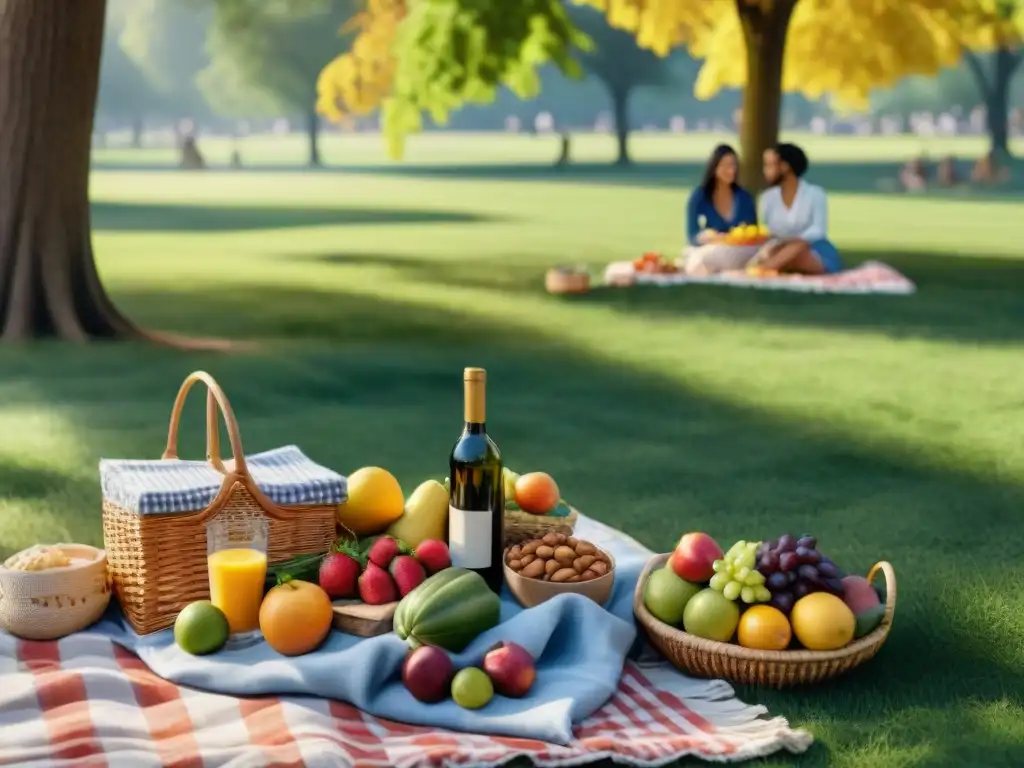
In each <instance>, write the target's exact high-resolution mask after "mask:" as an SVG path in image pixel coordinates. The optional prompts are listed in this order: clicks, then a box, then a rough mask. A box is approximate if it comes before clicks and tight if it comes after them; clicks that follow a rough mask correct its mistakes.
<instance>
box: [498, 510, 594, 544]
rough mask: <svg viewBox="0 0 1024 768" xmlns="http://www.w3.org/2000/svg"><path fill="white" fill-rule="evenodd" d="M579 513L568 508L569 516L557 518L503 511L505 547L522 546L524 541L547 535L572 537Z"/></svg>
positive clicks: (518, 511)
mask: <svg viewBox="0 0 1024 768" xmlns="http://www.w3.org/2000/svg"><path fill="white" fill-rule="evenodd" d="M577 517H579V513H578V512H577V511H576V510H575V509H574V508H573V507H570V508H569V514H568V515H563V516H561V517H557V516H555V515H531V514H530V513H529V512H523V511H522V510H518V509H506V510H505V547H506V548H507V547H511V546H512V545H513V544H522V543H523V542H524V541H530V540H532V539H540V538H543V537H544V535H545V534H548V533H564V534H565V535H566V536H572V532H573V528H575V527H576V518H577Z"/></svg>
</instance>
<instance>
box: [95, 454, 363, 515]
mask: <svg viewBox="0 0 1024 768" xmlns="http://www.w3.org/2000/svg"><path fill="white" fill-rule="evenodd" d="M245 461H246V464H247V465H248V466H249V474H250V475H252V479H253V480H255V481H256V485H258V486H259V487H260V490H261V491H263V493H265V494H266V495H267V496H268V497H269V498H270V500H271V501H273V502H274V503H276V504H280V505H292V504H295V505H302V506H312V505H317V504H340V503H341V502H343V501H345V499H346V498H347V497H348V482H347V481H346V479H345V478H344V477H342V476H341V475H339V474H338V473H337V472H335V471H333V470H330V469H327V467H322V466H320V465H319V464H317V463H316V462H314V461H313V460H312V459H310V458H309V457H308V456H306V454H304V453H303V452H302V451H300V450H299V449H298V447H297V446H294V445H289V446H286V447H284V448H277V449H275V450H273V451H266V452H264V453H257V454H254V455H252V456H246V458H245ZM223 483H224V476H223V475H222V474H221V473H220V472H218V471H217V470H216V469H214V468H213V467H212V466H210V464H209V463H208V462H206V461H182V460H180V459H149V460H146V459H143V460H137V459H101V460H100V485H101V486H102V488H103V498H105V499H107V500H108V501H111V502H113V503H114V504H116V505H117V506H119V507H121V508H123V509H127V510H129V511H131V512H138V513H139V514H143V515H162V514H168V513H173V512H194V511H196V510H200V509H205V508H206V507H208V506H209V505H210V502H211V501H213V499H214V497H216V495H217V493H218V492H219V491H220V489H221V486H222V485H223Z"/></svg>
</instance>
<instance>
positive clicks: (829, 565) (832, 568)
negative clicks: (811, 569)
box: [818, 560, 839, 579]
mask: <svg viewBox="0 0 1024 768" xmlns="http://www.w3.org/2000/svg"><path fill="white" fill-rule="evenodd" d="M818 573H820V574H821V575H822V576H824V577H825V578H826V579H834V578H836V577H837V576H838V575H839V569H838V568H836V564H835V563H833V562H832V561H831V560H822V561H821V562H820V563H818Z"/></svg>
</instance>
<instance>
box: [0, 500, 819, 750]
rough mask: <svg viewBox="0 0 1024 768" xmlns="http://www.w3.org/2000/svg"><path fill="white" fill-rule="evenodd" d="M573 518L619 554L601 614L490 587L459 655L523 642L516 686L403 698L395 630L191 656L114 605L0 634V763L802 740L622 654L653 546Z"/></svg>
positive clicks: (716, 693)
mask: <svg viewBox="0 0 1024 768" xmlns="http://www.w3.org/2000/svg"><path fill="white" fill-rule="evenodd" d="M577 533H578V534H579V535H580V536H581V537H583V538H586V539H588V540H590V541H593V542H594V543H595V544H598V545H599V546H602V547H604V548H607V549H608V550H609V551H611V552H612V554H613V555H615V557H616V568H617V577H616V588H615V592H614V594H613V596H612V599H611V601H610V602H609V604H608V606H607V607H608V608H609V609H610V611H609V612H605V611H604V610H603V609H601V608H600V607H598V606H596V605H595V604H593V603H592V602H590V601H588V600H586V599H584V598H580V597H578V596H570V595H565V596H562V597H560V598H558V599H557V600H553V601H550V602H549V603H545V604H544V605H543V606H538V607H537V608H533V609H531V610H530V611H529V612H525V611H522V610H521V609H519V608H518V606H515V605H510V604H509V601H505V604H504V605H503V619H506V618H507V619H508V620H507V621H505V622H503V624H502V625H501V626H500V627H497V628H495V629H494V630H491V631H490V632H488V633H485V634H484V635H483V636H481V637H480V638H478V639H477V640H476V641H475V642H474V643H473V644H472V645H471V646H470V647H469V648H468V649H467V650H466V652H464V653H463V654H461V655H460V656H458V657H457V660H458V661H459V662H460V663H463V664H464V663H473V662H474V661H478V660H479V658H480V656H481V655H482V653H483V652H484V651H486V649H487V648H488V647H489V646H490V645H491V644H492V643H493V642H495V641H496V640H498V639H509V640H515V641H518V642H521V643H522V644H523V645H525V646H526V647H527V648H528V649H529V650H530V651H531V652H532V653H533V654H534V655H535V656H536V657H537V658H538V682H537V683H536V684H535V686H534V689H533V690H531V692H530V694H529V695H528V696H527V697H525V698H523V699H519V700H514V699H505V698H501V697H499V698H496V699H495V700H494V701H492V702H491V704H489V705H488V706H487V707H485V708H484V709H482V710H478V711H468V710H462V709H460V708H458V707H456V706H455V705H454V703H452V702H445V703H441V704H434V705H427V704H421V703H419V702H416V701H415V700H414V699H413V698H412V697H411V695H410V694H409V693H408V692H407V691H406V690H405V688H404V687H403V686H402V685H401V682H400V681H399V679H398V669H399V666H400V663H401V658H402V656H403V655H404V653H405V648H404V645H403V644H402V643H401V641H399V640H398V638H397V637H395V636H394V635H384V636H381V637H378V638H371V639H367V640H360V639H356V638H352V637H349V636H345V635H342V634H341V633H333V635H332V637H331V639H330V640H329V642H328V644H327V646H325V647H324V648H322V649H321V650H319V651H318V652H317V653H315V654H310V655H308V656H305V657H299V658H297V659H285V658H284V657H281V656H278V655H277V654H276V653H274V652H273V651H272V650H270V649H269V648H268V647H267V646H265V645H263V646H257V647H254V648H247V649H243V650H239V651H232V652H221V653H219V654H217V655H215V656H211V657H206V658H196V657H191V656H187V655H186V654H183V653H182V652H181V651H179V650H178V649H177V648H176V646H174V644H173V638H172V637H171V632H170V631H165V632H162V633H157V634H155V635H150V636H147V637H145V638H140V637H138V636H137V635H135V633H134V632H132V631H131V630H130V629H129V628H128V627H127V626H126V624H125V623H124V621H123V619H121V618H120V617H119V616H118V615H117V614H116V612H115V613H112V614H111V615H110V616H108V617H107V618H106V619H104V621H102V622H101V623H100V624H98V625H96V627H94V628H93V629H91V630H89V631H87V632H83V633H79V634H77V635H73V636H71V637H69V638H65V639H64V640H61V641H59V642H50V643H33V642H27V641H17V640H15V639H14V638H12V637H10V636H7V635H3V634H0V675H2V677H3V681H4V685H3V686H0V765H12V764H17V765H23V766H28V765H38V766H61V765H68V766H70V765H75V766H78V765H91V764H96V765H104V764H106V765H111V766H116V765H131V766H133V767H134V766H137V765H138V766H144V765H150V764H152V765H204V766H221V765H224V766H236V765H237V766H249V765H282V766H293V765H294V766H298V765H310V766H317V765H359V766H364V765H365V766H372V765H401V766H410V767H412V766H426V765H460V766H474V767H475V766H491V765H498V764H500V763H503V762H505V761H507V760H508V759H510V758H511V757H513V756H516V755H524V756H528V757H530V758H531V759H533V760H534V761H535V762H537V763H538V764H540V765H569V764H573V765H577V764H580V763H581V762H588V761H590V760H591V759H593V760H597V759H602V758H605V757H610V756H617V757H618V758H619V759H621V760H624V761H626V762H627V763H629V764H633V765H660V764H662V763H664V762H665V761H666V760H667V759H669V758H673V757H676V756H681V755H687V754H694V755H698V756H703V757H707V758H709V759H716V760H737V759H745V758H747V757H755V756H759V755H765V754H770V753H772V752H774V751H777V750H780V749H788V750H790V751H794V752H800V751H803V750H805V749H806V748H807V746H808V745H809V744H810V741H811V739H810V736H809V735H807V734H805V733H802V732H799V731H794V730H792V729H791V728H789V726H788V724H787V723H786V722H785V721H784V720H782V719H781V718H775V719H771V720H768V719H763V718H762V717H761V715H763V714H764V710H763V709H762V708H759V707H750V706H747V705H745V704H743V703H742V702H740V701H738V700H736V699H735V698H734V697H733V693H732V689H731V688H730V687H729V686H728V685H726V684H725V683H722V682H721V681H703V680H691V679H688V678H686V677H683V676H682V675H679V674H678V673H677V672H675V671H674V670H670V669H668V668H666V667H665V666H663V665H661V664H659V665H658V666H654V667H641V666H640V665H639V664H638V663H637V662H635V661H630V662H625V657H626V654H627V651H629V650H630V647H631V646H633V645H634V639H635V627H634V624H633V622H632V620H631V613H630V611H631V608H630V605H629V603H630V596H631V594H632V591H633V587H634V585H635V583H636V579H637V577H638V574H639V570H640V568H641V567H642V565H643V562H644V561H645V560H646V559H647V557H649V556H650V554H651V553H650V552H648V551H647V550H646V549H644V548H643V547H642V546H641V545H639V544H638V543H637V542H635V541H633V540H632V539H629V538H628V537H626V536H624V535H623V534H621V533H619V532H617V531H614V530H613V529H611V528H608V527H607V526H604V525H602V524H600V523H597V522H596V521H593V520H589V519H581V520H580V522H579V524H578V526H577ZM241 696H246V698H240V697H241ZM251 697H255V698H251ZM343 702H344V703H343ZM400 723H401V724H400ZM479 734H490V735H487V736H484V735H479ZM256 750H259V751H258V752H257V751H256ZM259 754H263V755H264V757H266V756H267V755H271V754H272V755H273V757H274V759H273V760H272V761H271V760H266V761H263V758H260V757H259V756H258V755H259ZM171 755H174V756H177V755H184V756H185V757H187V758H189V759H185V758H175V759H173V760H171V759H169V756H171ZM90 756H95V758H96V762H95V763H89V762H87V761H86V758H88V757H90Z"/></svg>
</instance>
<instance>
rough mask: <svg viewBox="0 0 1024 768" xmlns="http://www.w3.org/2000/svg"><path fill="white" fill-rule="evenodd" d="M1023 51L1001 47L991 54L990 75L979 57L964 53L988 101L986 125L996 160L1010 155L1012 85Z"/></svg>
mask: <svg viewBox="0 0 1024 768" xmlns="http://www.w3.org/2000/svg"><path fill="white" fill-rule="evenodd" d="M1022 56H1024V51H1020V50H1014V49H1012V48H1008V47H1006V46H1001V47H999V48H997V49H996V51H995V52H994V53H993V54H992V70H991V74H990V73H988V72H986V71H985V69H986V67H985V63H984V62H983V61H982V60H981V59H980V58H978V55H977V54H975V53H973V52H971V51H965V53H964V60H965V61H966V62H967V66H968V68H969V69H970V70H971V74H973V75H974V81H975V84H976V85H977V86H978V91H979V92H980V93H981V97H982V100H983V101H984V102H985V124H986V129H987V130H988V137H989V150H990V151H991V152H992V154H993V155H995V156H996V157H997V158H1003V159H1005V158H1008V157H1009V156H1010V86H1011V84H1012V81H1013V76H1014V73H1016V71H1017V67H1018V66H1020V62H1021V58H1022Z"/></svg>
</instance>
